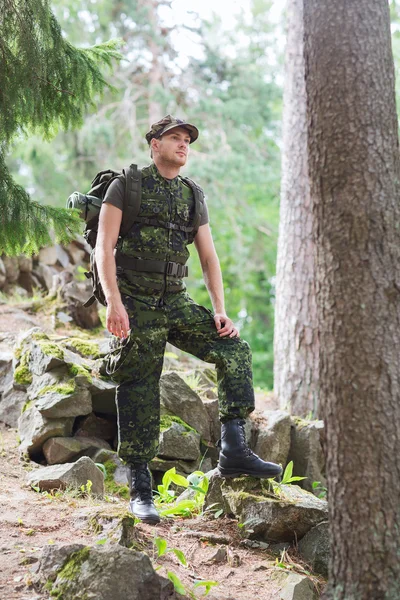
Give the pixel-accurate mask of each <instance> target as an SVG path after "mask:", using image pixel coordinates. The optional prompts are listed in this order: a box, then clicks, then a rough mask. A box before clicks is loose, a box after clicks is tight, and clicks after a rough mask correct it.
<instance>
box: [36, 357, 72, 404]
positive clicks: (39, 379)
mask: <svg viewBox="0 0 400 600" xmlns="http://www.w3.org/2000/svg"><path fill="white" fill-rule="evenodd" d="M68 377H69V375H68V370H67V368H66V366H65V365H63V366H62V367H59V368H57V369H52V370H51V371H48V372H47V373H44V374H43V375H33V378H32V383H31V385H30V386H29V388H28V400H37V398H38V397H39V396H41V391H42V390H43V389H44V388H49V387H55V386H57V385H60V384H62V383H64V384H65V382H66V381H67V379H68Z"/></svg>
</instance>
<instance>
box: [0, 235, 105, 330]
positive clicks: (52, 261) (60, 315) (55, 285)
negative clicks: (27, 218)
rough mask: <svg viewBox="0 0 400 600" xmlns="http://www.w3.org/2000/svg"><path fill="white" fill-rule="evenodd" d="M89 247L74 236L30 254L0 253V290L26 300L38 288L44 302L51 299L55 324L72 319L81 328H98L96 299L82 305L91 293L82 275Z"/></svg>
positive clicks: (98, 319)
mask: <svg viewBox="0 0 400 600" xmlns="http://www.w3.org/2000/svg"><path fill="white" fill-rule="evenodd" d="M90 250H91V248H90V246H89V245H88V244H87V242H86V241H85V239H84V238H83V237H82V236H78V237H77V238H76V239H74V240H73V241H72V242H71V243H70V244H68V245H67V246H61V245H60V244H54V246H50V247H46V248H42V249H41V250H40V251H39V254H38V255H35V256H32V257H27V256H24V255H21V256H13V257H10V256H5V255H2V256H1V257H0V291H2V292H3V293H4V294H6V295H16V294H17V295H19V296H21V297H22V298H24V297H25V298H27V300H28V299H29V297H31V296H32V295H33V294H34V293H35V292H36V291H39V292H40V293H41V294H42V295H43V296H45V297H46V301H47V303H48V304H49V303H50V301H53V304H54V306H53V308H54V321H55V324H56V323H57V322H61V323H68V322H70V321H73V322H74V323H75V324H76V325H78V326H79V327H82V328H83V329H92V328H95V327H99V326H100V325H101V321H100V318H99V314H98V304H97V302H95V303H94V304H92V306H90V307H88V308H84V307H83V303H84V302H86V300H88V299H89V298H90V296H91V295H92V286H91V282H90V281H89V280H87V279H86V277H84V275H83V273H84V271H87V270H88V263H89V257H90Z"/></svg>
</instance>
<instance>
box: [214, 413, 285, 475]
mask: <svg viewBox="0 0 400 600" xmlns="http://www.w3.org/2000/svg"><path fill="white" fill-rule="evenodd" d="M244 424H245V421H244V419H232V420H231V421H227V422H226V423H222V432H221V440H220V448H221V451H220V454H219V463H218V470H219V472H220V474H221V475H222V477H239V476H240V475H252V476H253V477H259V478H261V479H268V478H269V477H278V476H280V474H281V473H282V467H280V466H279V465H276V464H275V463H270V462H265V461H264V460H262V459H261V458H260V457H259V456H257V454H254V452H252V450H250V448H249V447H248V445H247V441H246V433H245V429H244Z"/></svg>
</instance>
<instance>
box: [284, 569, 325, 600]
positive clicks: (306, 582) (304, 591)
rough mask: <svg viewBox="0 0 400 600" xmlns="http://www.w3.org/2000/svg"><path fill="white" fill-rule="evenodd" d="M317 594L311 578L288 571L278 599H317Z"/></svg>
mask: <svg viewBox="0 0 400 600" xmlns="http://www.w3.org/2000/svg"><path fill="white" fill-rule="evenodd" d="M317 598H318V594H317V591H316V589H315V587H314V584H313V583H312V581H311V579H309V578H308V577H306V576H305V575H299V574H297V573H290V575H288V577H287V579H286V582H285V584H284V586H283V588H282V589H281V591H280V595H279V600H317Z"/></svg>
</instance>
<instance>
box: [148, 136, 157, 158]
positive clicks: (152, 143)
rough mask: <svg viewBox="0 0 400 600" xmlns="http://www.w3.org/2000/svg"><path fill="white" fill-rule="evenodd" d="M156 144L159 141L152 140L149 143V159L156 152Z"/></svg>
mask: <svg viewBox="0 0 400 600" xmlns="http://www.w3.org/2000/svg"><path fill="white" fill-rule="evenodd" d="M158 144H159V141H158V140H156V139H155V138H152V140H151V141H150V151H151V157H152V158H153V155H154V150H156V151H157V150H158Z"/></svg>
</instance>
